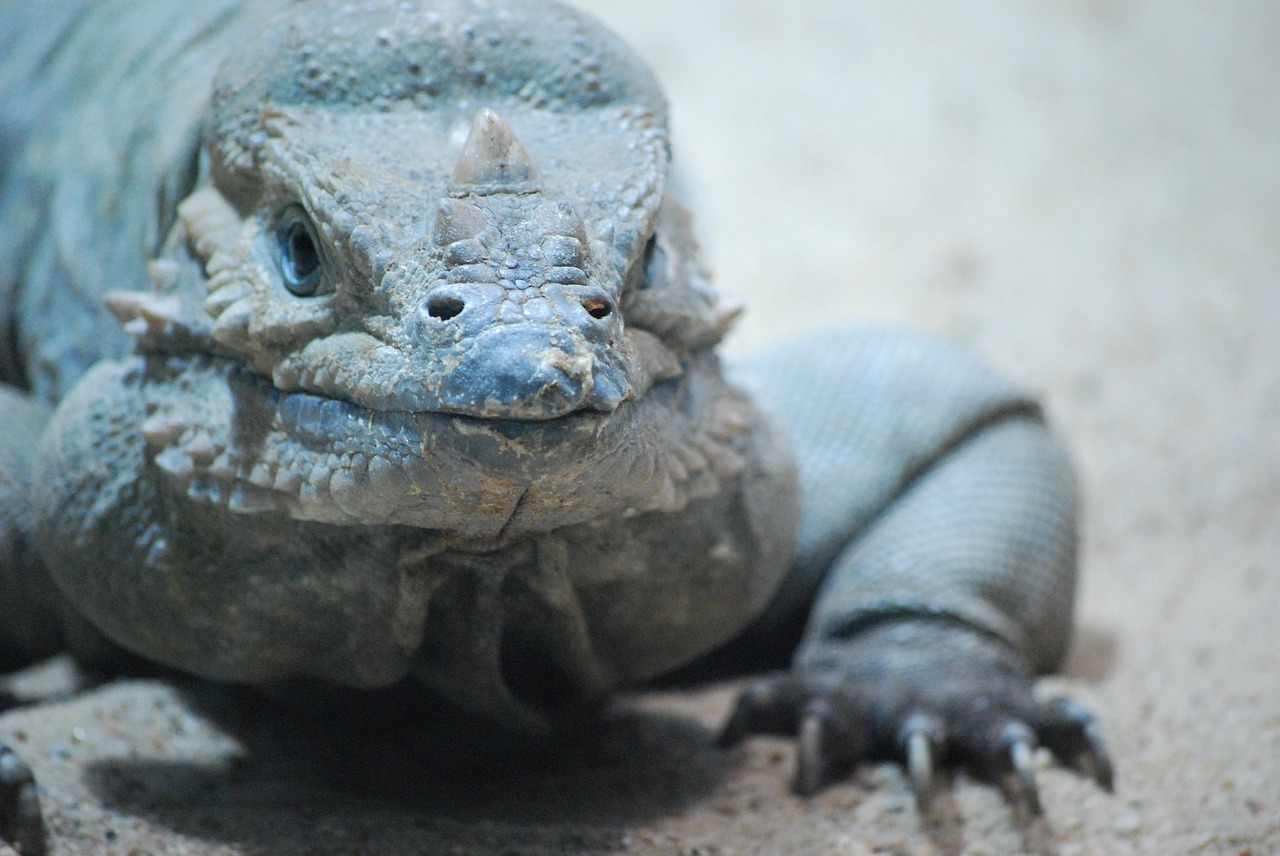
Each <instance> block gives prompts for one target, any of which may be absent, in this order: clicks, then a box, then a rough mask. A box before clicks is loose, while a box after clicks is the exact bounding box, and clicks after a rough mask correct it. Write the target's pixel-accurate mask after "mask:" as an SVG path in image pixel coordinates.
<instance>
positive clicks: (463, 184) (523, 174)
mask: <svg viewBox="0 0 1280 856" xmlns="http://www.w3.org/2000/svg"><path fill="white" fill-rule="evenodd" d="M452 189H453V191H454V192H455V193H478V194H489V193H532V192H535V191H537V190H539V189H541V188H540V185H539V177H538V170H537V168H536V167H534V165H533V161H532V160H531V159H530V158H529V153H528V152H527V151H525V148H524V144H523V143H521V142H520V140H519V138H518V137H516V133H515V131H513V130H511V126H510V125H508V124H507V123H506V122H505V121H504V120H503V118H502V117H501V116H499V115H498V114H497V113H495V112H494V111H493V110H491V109H489V108H488V107H485V108H484V109H483V110H481V111H480V113H479V114H478V115H477V116H476V119H475V122H474V123H472V125H471V133H469V134H468V135H467V142H466V143H465V144H464V145H463V147H462V154H461V155H460V156H459V157H458V165H457V166H456V167H455V168H454V171H453V186H452Z"/></svg>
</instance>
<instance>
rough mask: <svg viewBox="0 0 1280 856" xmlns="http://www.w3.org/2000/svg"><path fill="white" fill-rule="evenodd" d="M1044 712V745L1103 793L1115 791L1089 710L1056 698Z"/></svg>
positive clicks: (1107, 758) (1108, 758) (1104, 749)
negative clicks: (1096, 785) (1087, 777)
mask: <svg viewBox="0 0 1280 856" xmlns="http://www.w3.org/2000/svg"><path fill="white" fill-rule="evenodd" d="M1045 710H1046V712H1047V714H1048V716H1047V718H1046V720H1045V722H1044V730H1043V731H1042V734H1043V736H1044V738H1045V745H1047V746H1048V747H1049V748H1050V749H1052V750H1053V753H1054V754H1055V755H1056V756H1058V759H1059V760H1060V761H1061V762H1062V763H1063V764H1066V765H1068V766H1073V767H1075V768H1076V769H1078V770H1080V771H1081V772H1083V773H1086V774H1088V775H1090V776H1092V777H1093V779H1094V781H1096V782H1097V783H1098V786H1099V787H1101V788H1102V789H1103V790H1107V791H1111V790H1114V789H1115V768H1114V767H1113V766H1112V764H1111V755H1110V753H1108V752H1107V744H1106V741H1105V740H1103V739H1102V730H1101V729H1099V728H1098V722H1097V720H1096V719H1094V716H1093V714H1092V713H1090V712H1089V709H1088V708H1087V707H1085V706H1084V705H1083V704H1081V703H1080V702H1078V701H1076V700H1075V699H1073V698H1056V699H1053V700H1052V701H1050V702H1048V703H1047V704H1046V705H1045Z"/></svg>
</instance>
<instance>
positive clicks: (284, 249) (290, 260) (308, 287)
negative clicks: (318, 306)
mask: <svg viewBox="0 0 1280 856" xmlns="http://www.w3.org/2000/svg"><path fill="white" fill-rule="evenodd" d="M276 243H277V246H278V247H279V259H280V275H281V276H283V277H284V284H285V288H287V289H289V292H290V293H291V294H294V295H296V296H298V297H312V296H314V295H315V293H316V291H317V290H318V289H319V288H320V274H321V272H322V271H321V259H320V247H319V242H318V241H317V240H316V233H315V227H313V226H312V225H311V221H310V220H309V219H308V218H307V215H306V213H304V212H303V211H302V210H301V209H299V208H297V207H294V208H290V209H289V210H288V211H286V212H285V214H284V216H283V217H282V218H281V220H280V225H279V227H278V228H277V229H276Z"/></svg>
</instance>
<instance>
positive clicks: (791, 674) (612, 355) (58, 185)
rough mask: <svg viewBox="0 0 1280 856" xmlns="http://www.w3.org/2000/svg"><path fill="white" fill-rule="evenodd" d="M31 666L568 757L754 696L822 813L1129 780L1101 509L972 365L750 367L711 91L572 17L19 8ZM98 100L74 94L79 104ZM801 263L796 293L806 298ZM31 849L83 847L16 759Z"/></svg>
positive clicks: (816, 354)
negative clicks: (1085, 607) (663, 689)
mask: <svg viewBox="0 0 1280 856" xmlns="http://www.w3.org/2000/svg"><path fill="white" fill-rule="evenodd" d="M4 14H5V15H6V16H7V17H8V18H9V20H8V21H7V22H6V26H4V27H3V28H0V30H2V31H3V32H4V33H5V35H4V36H0V39H4V40H6V42H7V43H5V44H0V56H3V57H4V59H3V60H0V94H3V97H4V104H5V106H4V108H3V112H2V113H0V139H3V141H4V147H3V154H2V160H0V211H2V212H3V213H2V215H0V216H2V218H3V222H4V223H5V228H4V230H3V234H0V381H3V384H2V385H0V404H3V407H0V595H3V599H2V600H0V643H2V648H0V651H3V653H5V654H6V656H7V661H8V662H10V663H13V662H21V661H23V660H24V659H27V660H29V659H33V658H36V657H40V656H44V655H47V654H49V653H51V652H53V651H56V650H59V649H60V648H63V647H69V648H70V649H71V650H72V651H73V652H74V653H76V654H77V655H78V656H81V657H83V658H86V659H93V658H95V657H100V658H107V659H109V658H110V657H111V656H112V655H113V652H115V651H119V650H124V651H128V652H132V653H133V654H136V655H141V656H142V657H144V658H147V659H149V660H153V661H155V662H157V663H159V664H162V665H164V666H166V667H172V668H175V669H179V670H182V671H185V672H189V673H191V674H194V675H196V676H199V677H202V678H207V679H211V680H214V681H226V682H235V683H242V684H249V685H253V686H255V687H259V688H261V689H263V690H264V691H265V692H268V693H274V694H277V695H287V694H288V693H291V692H295V691H296V692H302V691H304V690H303V688H306V691H308V692H310V691H312V690H314V688H317V687H319V688H322V689H321V690H320V692H322V693H332V694H333V695H334V696H335V697H336V696H338V695H341V694H344V693H354V694H359V693H362V692H366V691H370V690H381V689H385V688H388V687H400V686H412V687H414V688H415V689H417V690H422V689H425V690H426V691H427V692H428V693H429V694H430V695H432V696H433V697H436V698H439V699H442V700H444V701H445V702H447V703H448V704H449V705H451V706H454V707H456V708H457V709H458V710H460V711H462V712H464V713H466V714H467V715H473V716H475V717H478V718H481V719H484V720H487V721H491V722H494V723H497V724H499V725H500V726H502V727H504V728H508V729H511V730H512V731H514V732H517V733H520V734H524V735H527V736H529V737H530V738H536V737H537V736H539V735H543V734H546V733H547V732H548V730H549V729H551V728H553V727H554V725H555V723H556V722H557V721H559V720H560V719H562V718H563V717H565V716H566V715H567V714H568V712H570V711H576V710H582V709H586V708H589V707H590V705H591V704H592V703H594V702H595V701H597V700H599V699H601V698H603V697H606V696H607V695H608V694H609V693H611V692H612V691H614V690H616V689H619V688H623V687H628V686H636V685H641V684H644V683H645V682H648V681H651V680H653V679H655V678H657V677H659V676H662V675H666V674H670V673H672V672H676V671H679V670H681V669H686V668H688V667H690V664H696V663H704V664H710V665H711V666H712V667H714V668H722V667H727V666H732V667H733V668H735V669H743V668H750V667H751V666H752V665H753V664H759V663H769V662H777V661H779V660H783V661H785V660H789V666H788V668H785V669H782V670H778V671H773V672H769V673H767V674H765V675H764V676H763V677H758V678H756V679H755V680H753V681H752V682H750V683H749V684H748V685H747V687H746V689H745V690H744V691H743V692H742V694H741V696H740V698H739V700H738V702H737V704H736V706H735V708H734V709H733V711H732V712H731V713H730V714H729V716H728V719H727V721H726V724H725V726H724V729H723V731H722V733H721V736H720V741H721V742H722V743H723V744H724V745H727V746H731V745H734V744H736V743H738V742H739V741H741V740H743V739H745V738H747V737H748V736H750V735H752V734H757V733H776V734H783V735H792V736H794V737H795V738H796V740H797V751H796V762H795V768H794V777H793V781H792V786H793V788H794V789H795V790H796V791H797V792H799V793H801V794H811V793H813V792H815V791H817V790H818V789H819V788H821V787H822V786H823V785H824V784H825V783H826V782H828V781H830V780H831V779H832V778H833V777H835V776H837V775H840V774H841V771H847V770H849V769H850V768H852V767H855V766H856V765H858V764H860V763H863V762H868V761H873V760H879V759H889V760H894V761H897V762H900V763H902V764H903V765H904V766H905V767H906V769H907V772H908V774H909V779H910V782H911V785H912V788H913V789H914V791H915V793H916V795H917V798H918V800H919V802H920V804H921V807H922V809H927V807H928V805H929V797H930V794H931V793H932V792H933V789H934V779H935V772H934V771H935V768H936V767H937V765H938V764H942V763H957V764H963V765H969V766H971V767H973V768H975V769H980V770H989V771H996V772H1000V773H1007V774H1011V776H1012V778H1013V780H1014V781H1015V782H1016V783H1017V785H1016V788H1017V792H1018V793H1019V795H1020V797H1019V798H1020V799H1021V800H1023V801H1024V802H1025V804H1026V805H1027V806H1028V807H1029V808H1030V809H1031V810H1032V811H1038V810H1039V797H1038V789H1037V787H1036V783H1035V772H1034V764H1033V753H1034V751H1035V750H1036V749H1037V748H1038V747H1040V746H1044V747H1046V748H1047V749H1048V750H1050V751H1051V752H1052V753H1053V754H1054V755H1055V756H1056V757H1058V758H1059V759H1060V760H1061V761H1062V762H1063V763H1065V764H1067V765H1070V766H1074V767H1076V768H1078V769H1080V770H1081V771H1083V772H1086V773H1089V774H1091V775H1092V776H1093V777H1094V778H1096V780H1097V781H1098V782H1099V783H1100V784H1101V785H1103V786H1104V787H1107V788H1110V787H1111V784H1112V779H1113V773H1112V765H1111V761H1110V759H1109V756H1108V754H1107V752H1106V749H1105V747H1104V745H1103V741H1102V739H1101V737H1100V733H1099V728H1098V725H1097V723H1096V721H1095V719H1094V717H1093V716H1092V714H1091V713H1090V712H1088V711H1087V710H1086V709H1085V708H1084V707H1083V706H1082V705H1081V704H1079V703H1078V702H1076V701H1075V700H1073V699H1071V698H1069V697H1062V698H1053V699H1048V700H1040V699H1038V698H1037V696H1036V695H1035V694H1034V692H1033V689H1034V682H1035V679H1036V676H1037V675H1038V674H1041V673H1046V672H1050V671H1052V670H1054V669H1055V668H1056V667H1058V666H1059V665H1060V663H1061V661H1062V658H1063V657H1064V654H1065V651H1066V649H1067V645H1068V642H1069V638H1070V631H1071V625H1072V613H1073V600H1074V590H1075V580H1076V552H1077V532H1076V530H1077V522H1076V517H1077V499H1076V493H1077V488H1076V482H1075V477H1074V474H1073V470H1072V467H1071V464H1070V462H1069V460H1068V458H1067V456H1066V454H1065V452H1064V450H1063V448H1062V445H1061V443H1060V442H1059V441H1058V440H1057V439H1056V438H1055V437H1054V436H1053V435H1052V433H1051V432H1050V430H1049V428H1048V427H1047V425H1046V420H1045V418H1044V415H1043V413H1042V410H1041V408H1040V406H1039V404H1038V403H1037V402H1036V401H1035V400H1034V399H1033V398H1032V397H1030V396H1029V395H1028V394H1026V393H1025V392H1024V391H1022V390H1021V389H1020V388H1019V387H1018V386H1016V385H1014V384H1013V383H1011V382H1009V381H1007V380H1006V379H1004V378H1003V377H1002V376H1000V375H999V374H997V373H996V372H994V371H992V370H991V369H989V368H987V367H986V366H985V365H984V364H983V363H982V362H980V361H979V360H978V359H977V358H976V357H975V356H973V355H972V354H970V353H969V352H968V351H967V350H964V349H962V348H960V347H958V346H955V345H951V344H947V343H943V342H940V341H936V340H933V339H930V338H928V337H925V336H920V335H915V334H907V333H901V332H894V331H881V330H872V329H856V330H848V331H832V332H829V333H824V334H820V335H814V336H811V337H808V338H807V339H806V340H804V341H801V342H790V343H782V344H780V345H777V346H775V347H773V348H771V349H768V350H766V351H765V352H763V353H760V354H758V355H756V356H754V357H751V358H748V359H746V360H743V361H741V362H740V363H728V362H726V361H722V359H721V358H720V356H719V354H718V350H717V346H718V344H719V343H720V342H721V340H722V339H723V338H724V337H725V335H726V334H727V333H728V332H729V330H730V328H731V327H732V324H733V322H734V319H735V318H736V317H737V314H738V311H739V310H738V307H736V306H735V305H734V304H732V303H731V302H729V301H727V300H725V299H723V298H721V297H720V296H719V295H718V293H717V292H716V291H715V289H714V288H713V287H712V285H711V282H710V279H709V275H708V274H707V272H706V271H705V270H704V268H703V266H702V264H701V262H700V261H699V257H698V247H697V242H696V240H695V238H694V234H693V226H692V218H691V215H690V213H689V212H688V210H687V209H686V207H685V206H684V205H683V203H682V202H681V201H680V200H679V199H678V198H677V196H676V194H675V192H674V191H673V190H672V189H671V188H669V187H668V183H669V182H668V171H669V162H670V140H669V135H668V127H667V105H666V102H665V99H664V95H663V93H662V90H661V88H660V86H659V84H658V83H657V81H656V79H655V78H654V76H653V75H652V73H651V72H650V71H649V69H648V68H647V67H646V66H645V65H644V63H643V62H642V61H641V60H640V59H639V58H638V57H637V56H636V55H635V54H634V53H633V52H632V51H631V50H630V49H629V48H627V47H626V46H625V45H624V44H623V43H622V42H621V41H620V40H619V39H618V37H616V36H615V35H614V34H612V33H611V32H609V31H607V30H606V29H605V28H604V27H603V26H602V25H600V24H598V23H597V22H595V21H594V20H593V19H591V18H589V17H588V16H586V15H584V14H583V13H580V12H578V11H575V10H573V9H571V8H570V7H568V6H564V5H561V4H559V3H555V2H551V0H503V2H490V0H412V2H399V0H396V2H391V0H362V2H360V3H346V2H337V0H303V1H302V2H294V3H288V2H283V0H275V1H274V2H269V3H250V2H246V0H203V2H201V3H199V4H194V5H184V6H182V7H181V8H179V7H172V8H171V7H170V5H169V4H162V3H144V4H139V3H132V2H131V3H123V2H113V0H103V1H102V2H98V3H85V2H71V0H68V2H65V3H61V4H55V8H54V9H53V10H47V9H44V8H42V9H41V10H40V11H39V12H38V13H37V12H36V11H34V7H33V6H29V8H26V9H21V8H18V7H17V6H11V7H9V8H6V10H5V12H4ZM51 104H57V105H58V108H57V109H52V108H50V106H49V105H51ZM785 270H786V266H785V261H783V262H782V263H781V264H780V271H781V272H782V273H784V274H785ZM0 771H3V776H0V837H8V838H10V839H11V840H13V841H14V842H15V843H17V844H18V845H19V846H20V847H21V848H22V852H24V853H36V852H41V851H42V848H43V846H44V845H43V843H42V842H43V832H42V831H41V823H40V816H39V811H38V796H37V791H36V787H35V783H34V779H33V778H32V776H31V774H30V770H29V769H28V768H27V767H26V765H25V764H23V763H22V761H21V759H20V758H19V757H18V755H17V753H15V752H13V751H12V750H11V749H9V748H7V747H4V746H3V745H0Z"/></svg>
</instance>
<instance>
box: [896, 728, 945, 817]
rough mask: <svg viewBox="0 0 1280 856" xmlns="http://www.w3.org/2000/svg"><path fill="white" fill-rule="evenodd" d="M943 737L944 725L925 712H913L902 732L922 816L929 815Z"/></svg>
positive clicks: (900, 733) (902, 739) (901, 743)
mask: <svg viewBox="0 0 1280 856" xmlns="http://www.w3.org/2000/svg"><path fill="white" fill-rule="evenodd" d="M944 736H945V730H944V728H943V725H942V722H941V721H940V720H939V719H938V718H937V717H935V716H930V715H929V714H927V713H924V712H922V711H915V712H913V713H911V714H910V715H909V716H908V717H907V718H906V721H905V722H904V723H903V726H902V730H901V731H900V732H899V736H898V742H899V744H900V745H901V746H902V747H903V751H904V752H905V754H906V756H907V775H908V776H909V777H910V778H911V790H912V791H914V792H915V795H916V804H917V805H918V806H919V807H920V813H921V814H928V812H929V804H930V803H931V802H932V800H933V790H934V785H935V784H936V780H935V778H934V762H935V761H936V760H937V752H938V749H939V747H940V746H941V745H942V741H943V738H944Z"/></svg>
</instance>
